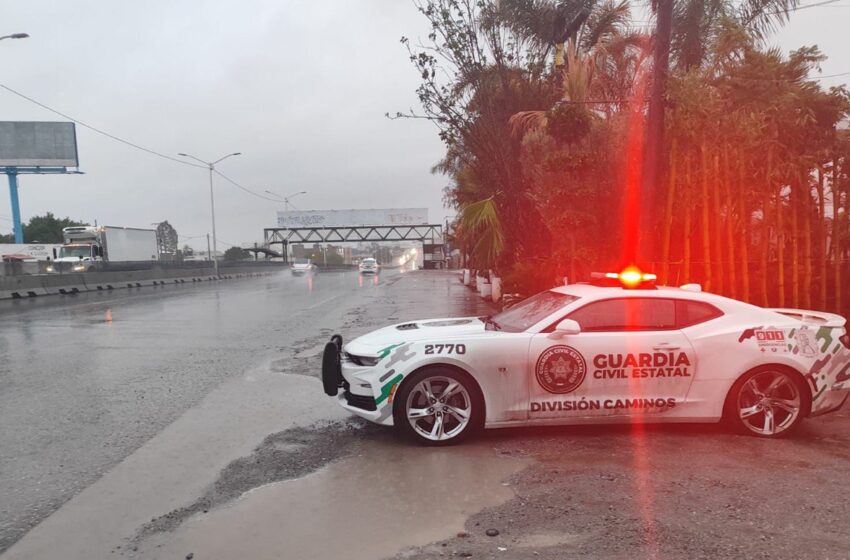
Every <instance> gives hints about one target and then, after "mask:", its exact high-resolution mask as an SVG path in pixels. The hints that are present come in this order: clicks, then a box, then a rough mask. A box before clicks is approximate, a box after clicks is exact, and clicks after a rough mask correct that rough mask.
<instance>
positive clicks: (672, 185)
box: [661, 138, 678, 285]
mask: <svg viewBox="0 0 850 560" xmlns="http://www.w3.org/2000/svg"><path fill="white" fill-rule="evenodd" d="M676 146H677V143H676V139H675V138H673V140H672V142H671V143H670V175H669V178H668V181H667V200H666V203H665V206H664V224H663V227H664V231H663V232H662V238H661V278H662V282H663V283H664V284H667V285H670V276H669V274H670V230H671V229H672V228H673V199H674V197H675V196H676V157H677V156H678V154H677V150H676Z"/></svg>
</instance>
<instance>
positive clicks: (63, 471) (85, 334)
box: [0, 270, 413, 552]
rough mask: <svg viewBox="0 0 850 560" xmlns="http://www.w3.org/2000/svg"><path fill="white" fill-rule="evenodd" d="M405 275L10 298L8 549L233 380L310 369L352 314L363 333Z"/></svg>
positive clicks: (0, 541) (0, 511) (3, 450)
mask: <svg viewBox="0 0 850 560" xmlns="http://www.w3.org/2000/svg"><path fill="white" fill-rule="evenodd" d="M402 276H403V275H402V274H400V273H399V272H398V271H393V270H386V271H384V272H383V273H382V274H381V276H380V278H372V277H365V278H361V277H360V276H359V275H358V274H357V273H356V272H345V273H342V272H337V273H330V272H328V273H322V274H317V275H315V276H313V277H293V276H291V275H290V274H289V273H288V272H282V273H278V274H276V275H272V276H266V277H262V278H252V279H242V280H231V281H225V282H220V283H215V284H204V285H197V286H191V285H183V286H174V287H170V286H169V287H162V288H158V289H152V288H146V289H143V290H134V291H127V290H122V291H121V292H115V293H112V294H110V293H94V294H80V295H76V296H66V297H63V298H62V299H58V298H45V299H39V300H22V301H9V302H0V316H2V318H3V321H2V323H0V425H2V427H3V428H2V430H0V496H2V500H0V502H2V503H0V552H2V551H3V550H5V549H6V548H8V547H9V546H10V545H11V544H12V543H14V542H15V541H16V540H18V539H19V538H20V537H21V536H22V535H23V534H24V533H25V532H26V531H27V530H29V529H30V528H31V527H33V526H34V525H36V524H37V523H38V522H39V521H41V520H42V519H44V518H45V517H46V516H48V515H49V514H50V513H52V512H53V511H54V510H56V509H57V508H58V507H59V506H61V505H62V504H63V503H64V502H65V501H66V500H68V499H69V498H70V497H72V496H73V495H74V494H76V493H77V492H79V491H80V490H82V489H83V488H85V487H86V486H88V485H89V484H91V483H92V482H93V481H94V480H96V479H97V478H98V477H99V476H100V475H102V474H103V473H104V472H106V471H107V470H108V469H109V468H110V467H111V466H113V465H115V464H116V463H118V462H119V461H121V460H122V459H123V458H124V457H126V456H128V455H129V454H130V453H132V452H133V451H134V450H135V449H137V448H138V447H139V446H140V445H142V444H143V443H144V442H146V441H147V440H149V439H150V438H151V437H152V436H154V435H155V434H157V433H158V432H159V431H160V430H162V429H163V428H164V427H165V426H167V425H169V424H170V423H171V422H173V421H174V420H175V419H176V418H177V417H179V416H180V414H181V413H183V412H184V411H186V410H187V409H190V408H191V407H192V406H193V405H195V404H196V403H198V402H199V401H200V400H201V399H202V398H203V397H204V396H205V395H206V394H207V393H209V392H210V391H211V390H212V389H213V388H215V387H216V386H217V385H219V384H221V383H222V382H223V381H224V380H226V379H228V378H229V377H232V376H234V375H240V374H242V373H244V372H245V371H247V370H249V369H250V368H251V367H255V366H256V365H257V364H260V363H262V362H264V361H268V360H269V359H271V358H275V357H277V360H278V362H280V364H279V365H280V367H281V368H283V367H285V366H291V365H292V362H293V361H294V362H295V363H296V364H297V363H298V362H299V361H300V362H303V365H304V366H307V365H308V364H307V360H306V359H300V358H299V351H301V350H305V349H307V350H309V352H308V354H310V355H312V356H315V354H316V352H315V350H316V348H314V347H315V346H316V344H317V342H318V343H321V341H322V340H326V339H327V336H329V334H331V332H333V331H334V329H336V328H339V326H340V325H341V324H342V322H343V318H344V317H345V316H346V314H353V315H354V318H353V323H354V324H358V323H363V321H360V320H359V319H358V317H357V315H358V314H360V313H362V312H363V309H364V306H366V307H368V306H369V305H370V304H371V303H375V302H381V303H382V304H386V303H387V302H386V301H385V299H386V298H383V297H382V293H383V290H385V289H386V288H387V287H388V286H391V285H393V284H394V283H395V282H396V281H398V280H399V279H401V278H402ZM411 286H413V284H411ZM402 299H404V298H402ZM390 303H391V304H396V305H399V306H401V308H403V307H404V305H403V304H404V302H403V301H401V302H398V301H395V300H393V301H391V302H390ZM358 310H359V311H358ZM393 314H396V315H398V314H399V313H398V312H396V311H394V310H393V308H390V309H387V308H386V307H385V308H384V309H383V315H393ZM349 319H351V318H349ZM381 319H384V320H385V319H387V317H381ZM363 324H364V325H365V323H363ZM319 349H320V346H319ZM281 356H283V358H281ZM272 364H273V367H274V361H273V362H272ZM312 373H315V372H312Z"/></svg>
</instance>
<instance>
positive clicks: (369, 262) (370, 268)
mask: <svg viewBox="0 0 850 560" xmlns="http://www.w3.org/2000/svg"><path fill="white" fill-rule="evenodd" d="M358 268H359V270H360V273H361V274H377V273H378V272H379V271H380V265H379V264H378V261H376V260H375V259H373V258H372V257H367V258H365V259H363V260H362V261H360V265H359V266H358Z"/></svg>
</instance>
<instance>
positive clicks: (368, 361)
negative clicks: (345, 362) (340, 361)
mask: <svg viewBox="0 0 850 560" xmlns="http://www.w3.org/2000/svg"><path fill="white" fill-rule="evenodd" d="M345 355H346V356H347V357H348V359H349V360H351V361H352V362H354V363H355V364H357V365H358V366H366V367H372V366H376V365H378V362H380V361H381V358H372V357H369V356H355V355H354V354H349V353H348V352H346V353H345Z"/></svg>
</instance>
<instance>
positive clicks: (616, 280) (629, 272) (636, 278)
mask: <svg viewBox="0 0 850 560" xmlns="http://www.w3.org/2000/svg"><path fill="white" fill-rule="evenodd" d="M590 277H591V278H592V279H593V284H595V285H597V286H608V287H623V288H626V289H629V290H633V289H636V288H654V287H655V280H656V278H657V277H656V276H655V274H652V273H650V272H641V271H640V269H639V268H638V267H636V266H627V267H626V268H624V269H623V271H622V272H594V273H592V274H591V275H590Z"/></svg>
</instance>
